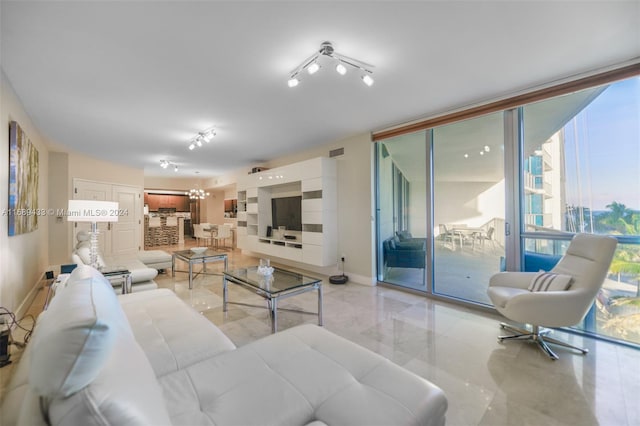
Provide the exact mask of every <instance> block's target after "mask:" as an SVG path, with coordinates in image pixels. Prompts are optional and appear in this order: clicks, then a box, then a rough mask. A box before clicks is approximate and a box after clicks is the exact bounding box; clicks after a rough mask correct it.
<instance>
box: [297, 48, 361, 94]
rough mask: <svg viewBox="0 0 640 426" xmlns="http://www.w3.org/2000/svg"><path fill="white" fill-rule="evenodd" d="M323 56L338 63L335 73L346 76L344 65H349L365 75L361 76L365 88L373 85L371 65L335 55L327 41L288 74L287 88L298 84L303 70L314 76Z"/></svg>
mask: <svg viewBox="0 0 640 426" xmlns="http://www.w3.org/2000/svg"><path fill="white" fill-rule="evenodd" d="M323 56H328V57H330V58H332V59H334V60H336V61H338V64H337V65H336V72H338V74H340V75H344V74H346V73H347V67H346V65H349V66H351V67H353V68H357V69H359V70H361V71H363V72H364V73H365V75H363V76H362V81H363V82H364V83H365V84H366V85H367V86H371V85H372V84H373V78H372V77H371V75H370V74H373V71H371V68H373V65H370V64H367V63H365V62H362V61H359V60H357V59H353V58H350V57H348V56H344V55H341V54H339V53H336V52H335V50H333V45H331V43H329V42H328V41H325V42H324V43H322V44H321V45H320V49H319V50H318V51H317V52H315V53H314V54H313V55H311V56H310V57H308V58H307V59H305V60H304V61H302V63H301V64H300V65H298V66H297V67H296V69H294V70H293V71H291V72H290V73H289V81H288V82H287V84H288V85H289V87H296V86H297V85H298V84H299V83H300V80H299V76H300V73H301V72H302V71H303V70H307V73H309V74H310V75H311V74H315V73H316V72H317V71H318V70H319V69H320V68H321V67H320V64H319V63H318V60H319V59H321V58H322V57H323Z"/></svg>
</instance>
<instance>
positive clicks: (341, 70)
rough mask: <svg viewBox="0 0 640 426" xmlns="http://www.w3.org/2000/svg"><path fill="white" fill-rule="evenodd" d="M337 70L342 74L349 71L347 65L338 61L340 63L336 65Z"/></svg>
mask: <svg viewBox="0 0 640 426" xmlns="http://www.w3.org/2000/svg"><path fill="white" fill-rule="evenodd" d="M336 71H337V72H338V74H340V75H345V74H346V73H347V67H345V66H344V65H342V64H341V63H338V65H336Z"/></svg>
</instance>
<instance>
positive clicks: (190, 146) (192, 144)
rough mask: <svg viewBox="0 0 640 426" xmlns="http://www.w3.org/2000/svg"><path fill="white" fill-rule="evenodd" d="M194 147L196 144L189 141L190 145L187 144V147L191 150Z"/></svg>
mask: <svg viewBox="0 0 640 426" xmlns="http://www.w3.org/2000/svg"><path fill="white" fill-rule="evenodd" d="M195 147H196V144H194V143H193V142H191V145H189V149H190V150H191V151H193V149H194V148H195Z"/></svg>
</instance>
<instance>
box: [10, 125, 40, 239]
mask: <svg viewBox="0 0 640 426" xmlns="http://www.w3.org/2000/svg"><path fill="white" fill-rule="evenodd" d="M39 170H40V167H39V163H38V150H37V149H36V147H35V146H34V145H33V144H32V143H31V141H30V140H29V138H28V137H27V135H26V134H25V133H24V131H22V128H21V127H20V125H18V123H17V122H15V121H11V122H10V123H9V209H8V214H7V216H8V218H9V236H13V235H20V234H26V233H28V232H32V231H35V230H36V229H38V215H37V214H36V213H37V212H38V183H39V182H38V181H39Z"/></svg>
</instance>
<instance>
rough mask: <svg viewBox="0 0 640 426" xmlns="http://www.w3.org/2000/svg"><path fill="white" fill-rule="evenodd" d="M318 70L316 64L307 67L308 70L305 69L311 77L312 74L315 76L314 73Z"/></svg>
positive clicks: (318, 67)
mask: <svg viewBox="0 0 640 426" xmlns="http://www.w3.org/2000/svg"><path fill="white" fill-rule="evenodd" d="M319 69H320V65H318V63H317V62H314V63H312V64H311V65H309V68H307V72H308V73H309V74H310V75H312V74H315V73H316V72H318V70H319Z"/></svg>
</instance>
